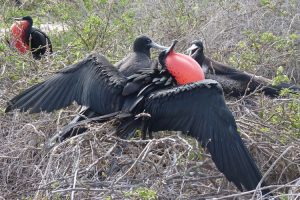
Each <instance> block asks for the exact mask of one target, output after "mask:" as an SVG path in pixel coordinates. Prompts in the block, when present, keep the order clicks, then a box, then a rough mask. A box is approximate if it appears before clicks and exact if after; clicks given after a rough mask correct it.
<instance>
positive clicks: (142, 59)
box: [56, 36, 166, 141]
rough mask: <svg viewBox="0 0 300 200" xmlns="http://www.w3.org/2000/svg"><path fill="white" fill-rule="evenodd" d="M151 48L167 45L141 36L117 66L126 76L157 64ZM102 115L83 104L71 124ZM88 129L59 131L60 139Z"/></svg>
mask: <svg viewBox="0 0 300 200" xmlns="http://www.w3.org/2000/svg"><path fill="white" fill-rule="evenodd" d="M151 48H156V49H166V47H164V46H162V45H159V44H157V43H155V42H153V41H152V39H150V38H149V37H148V36H139V37H137V38H136V39H135V40H134V42H133V52H132V53H130V54H129V55H128V56H126V57H125V58H124V59H122V60H121V61H119V62H117V63H116V64H115V66H116V67H117V68H118V69H119V71H120V72H121V73H122V74H123V75H125V76H126V77H128V76H130V75H132V74H134V73H136V72H138V71H139V70H141V69H149V68H150V67H151V66H152V65H154V64H155V61H152V60H151V57H150V49H151ZM101 115H103V113H97V112H96V111H95V110H93V109H92V108H88V107H86V106H83V107H82V108H81V110H80V112H79V115H78V116H76V117H75V118H74V119H73V120H72V121H71V123H70V124H75V123H77V122H79V121H82V120H84V119H87V118H93V117H97V116H101ZM67 127H69V126H67ZM86 130H87V128H85V127H79V128H71V129H70V130H64V129H63V132H61V133H59V136H58V140H59V141H63V140H65V139H66V138H68V137H71V136H74V135H78V134H81V133H83V132H85V131H86ZM56 137H57V136H56Z"/></svg>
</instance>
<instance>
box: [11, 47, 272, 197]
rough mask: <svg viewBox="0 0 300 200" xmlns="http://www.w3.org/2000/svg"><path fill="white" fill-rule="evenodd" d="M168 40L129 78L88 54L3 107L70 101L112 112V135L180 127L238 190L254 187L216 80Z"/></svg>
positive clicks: (252, 168) (40, 107) (251, 166)
mask: <svg viewBox="0 0 300 200" xmlns="http://www.w3.org/2000/svg"><path fill="white" fill-rule="evenodd" d="M174 45H175V42H174V43H173V45H172V46H171V47H170V48H169V49H168V50H167V51H163V52H162V53H161V54H160V56H159V62H160V64H161V65H158V66H157V67H156V68H150V69H144V70H141V71H139V72H138V73H136V74H133V75H132V76H130V77H126V76H125V75H124V74H122V73H121V72H120V71H118V70H117V69H116V68H115V67H114V66H113V65H112V64H110V63H109V61H108V60H107V59H106V58H105V57H104V56H102V55H99V54H93V55H90V56H89V57H87V58H86V59H84V60H83V61H81V62H79V63H77V64H75V65H71V66H69V67H67V68H65V69H63V70H61V71H60V72H59V73H57V74H55V75H53V76H52V77H51V78H49V79H47V80H45V81H44V82H41V83H39V84H37V85H34V86H32V87H30V88H29V89H27V90H25V91H23V92H22V93H21V94H19V95H17V96H16V97H14V98H13V99H12V100H11V101H10V102H9V106H8V107H7V108H6V112H8V111H11V110H13V109H20V110H21V111H26V110H29V112H30V113H35V112H40V111H47V112H51V111H54V110H56V109H60V108H63V107H66V106H68V105H70V104H71V103H72V102H73V101H76V102H77V103H78V104H80V105H85V106H88V107H90V108H91V109H93V110H95V111H97V112H98V113H102V114H104V115H106V114H108V115H109V116H110V117H112V116H118V117H117V119H119V120H120V123H118V124H119V125H117V126H118V127H117V134H118V135H120V136H121V137H123V138H128V136H130V135H131V133H132V132H133V131H135V130H136V129H138V128H141V129H142V131H143V132H144V133H148V132H152V131H163V130H173V131H182V132H184V133H185V134H187V135H189V136H191V137H194V138H196V139H197V140H198V141H199V143H200V144H201V145H202V147H203V148H205V149H207V150H208V152H209V153H210V154H211V157H212V160H213V161H214V163H215V164H216V166H217V168H218V169H219V170H220V171H221V172H222V173H223V174H224V175H225V176H226V178H227V179H228V180H229V181H231V182H233V183H234V184H235V185H236V187H237V188H238V189H239V190H243V189H247V190H252V189H255V188H256V186H257V184H258V183H259V181H260V179H261V178H262V175H261V173H260V171H259V169H258V167H257V166H256V164H255V162H254V160H253V158H252V157H251V155H250V153H249V151H248V150H247V148H246V146H245V144H244V142H243V141H242V139H241V137H240V135H239V133H238V131H237V125H236V123H235V120H234V117H233V115H232V113H231V112H230V111H229V109H228V107H227V106H226V104H225V100H224V96H223V92H222V88H221V86H220V84H218V82H216V81H214V80H204V73H203V71H202V69H201V67H200V66H199V64H198V63H197V62H196V61H195V60H194V59H192V58H191V57H189V56H186V55H184V54H178V53H175V52H174V50H173V48H174ZM191 74H193V75H192V76H191ZM121 116H123V117H121ZM237 161H238V162H237ZM264 185H265V183H264V182H263V183H262V186H264ZM262 192H263V194H266V193H268V192H269V190H267V189H265V190H262Z"/></svg>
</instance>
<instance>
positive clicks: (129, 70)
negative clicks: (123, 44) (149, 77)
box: [115, 36, 166, 76]
mask: <svg viewBox="0 0 300 200" xmlns="http://www.w3.org/2000/svg"><path fill="white" fill-rule="evenodd" d="M151 48H156V49H166V47H164V46H161V45H159V44H157V43H155V42H153V41H152V40H151V39H150V38H149V37H147V36H140V37H138V38H136V39H135V41H134V43H133V49H132V50H133V52H132V53H130V54H129V55H128V56H126V57H125V58H123V59H122V60H120V61H119V62H117V63H115V66H116V67H117V68H118V69H119V70H120V72H122V74H124V75H125V76H130V75H132V74H134V73H136V72H137V71H138V70H141V69H145V68H150V67H151V65H152V64H153V60H151V56H150V49H151Z"/></svg>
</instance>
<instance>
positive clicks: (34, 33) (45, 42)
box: [10, 16, 52, 59]
mask: <svg viewBox="0 0 300 200" xmlns="http://www.w3.org/2000/svg"><path fill="white" fill-rule="evenodd" d="M16 20H17V21H16V22H15V23H14V24H13V25H12V26H11V36H12V39H11V42H10V44H11V45H12V46H14V47H15V48H16V49H17V50H18V51H19V52H20V53H26V52H27V51H29V50H30V51H31V53H32V55H33V58H35V59H40V58H41V56H42V55H44V54H45V53H46V52H47V51H48V52H49V53H52V44H51V41H50V39H49V37H48V36H47V35H46V33H44V32H43V31H41V30H39V29H37V28H34V27H32V24H33V21H32V18H31V17H30V16H26V17H23V18H16Z"/></svg>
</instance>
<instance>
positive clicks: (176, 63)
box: [165, 41, 205, 85]
mask: <svg viewBox="0 0 300 200" xmlns="http://www.w3.org/2000/svg"><path fill="white" fill-rule="evenodd" d="M176 43H177V41H174V42H173V44H172V46H171V47H170V49H169V50H167V52H166V57H165V66H166V68H167V69H168V71H169V72H170V74H172V76H173V77H174V78H175V79H176V82H177V84H178V85H184V84H188V83H193V82H197V81H202V80H204V79H205V76H204V72H203V70H202V68H201V66H200V65H199V64H198V63H197V62H196V61H195V60H194V59H193V58H191V57H190V56H187V55H184V54H181V53H176V52H174V50H173V49H174V46H175V44H176Z"/></svg>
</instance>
